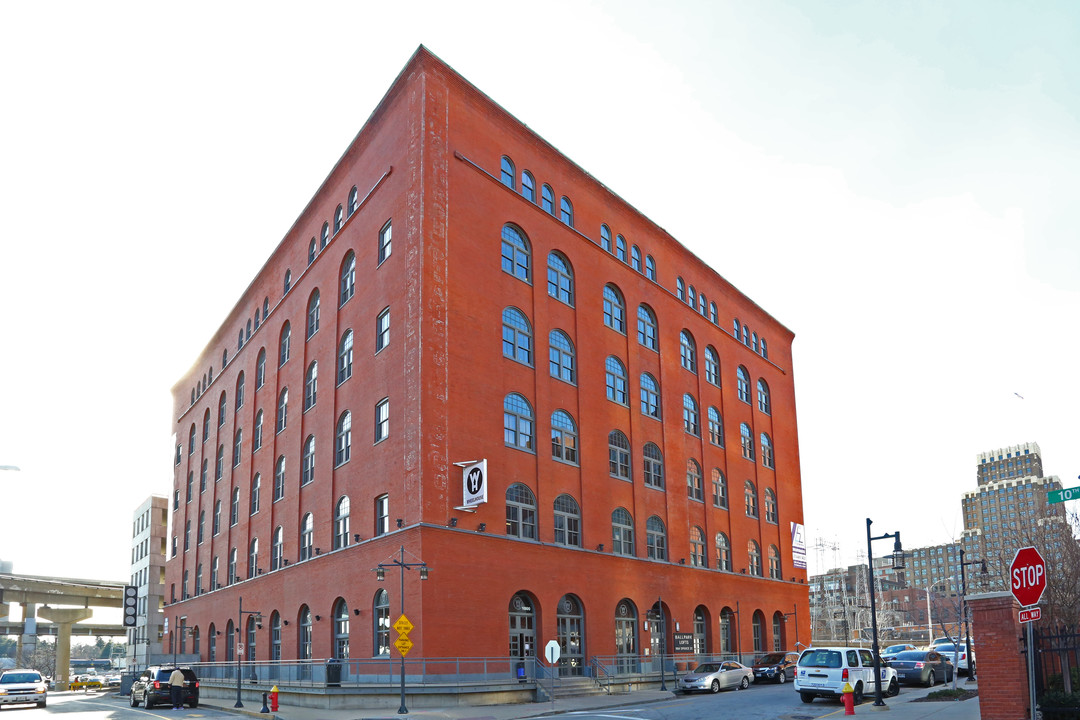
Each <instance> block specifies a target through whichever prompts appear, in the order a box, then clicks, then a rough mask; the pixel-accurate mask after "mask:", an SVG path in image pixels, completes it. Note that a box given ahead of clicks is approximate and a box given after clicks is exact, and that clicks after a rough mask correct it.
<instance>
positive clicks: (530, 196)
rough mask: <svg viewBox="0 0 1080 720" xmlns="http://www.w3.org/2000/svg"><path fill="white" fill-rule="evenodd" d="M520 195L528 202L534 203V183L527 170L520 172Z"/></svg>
mask: <svg viewBox="0 0 1080 720" xmlns="http://www.w3.org/2000/svg"><path fill="white" fill-rule="evenodd" d="M521 195H522V197H524V198H525V199H526V200H528V201H529V202H533V203H534V202H536V181H535V180H533V176H532V173H531V172H529V171H528V170H522V171H521Z"/></svg>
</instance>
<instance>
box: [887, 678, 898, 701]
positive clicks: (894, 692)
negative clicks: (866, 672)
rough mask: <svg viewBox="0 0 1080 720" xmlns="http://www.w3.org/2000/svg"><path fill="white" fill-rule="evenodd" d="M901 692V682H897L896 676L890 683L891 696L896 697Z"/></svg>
mask: <svg viewBox="0 0 1080 720" xmlns="http://www.w3.org/2000/svg"><path fill="white" fill-rule="evenodd" d="M899 694H900V683H898V682H896V678H893V679H892V681H891V682H890V683H889V697H896V696H897V695H899Z"/></svg>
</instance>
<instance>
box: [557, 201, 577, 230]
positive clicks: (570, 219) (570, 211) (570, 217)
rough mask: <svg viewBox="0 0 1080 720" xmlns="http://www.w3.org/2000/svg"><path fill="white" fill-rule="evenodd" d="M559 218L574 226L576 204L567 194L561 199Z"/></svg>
mask: <svg viewBox="0 0 1080 720" xmlns="http://www.w3.org/2000/svg"><path fill="white" fill-rule="evenodd" d="M559 219H560V220H562V221H563V222H564V223H566V224H567V225H569V226H570V227H574V206H573V205H571V204H570V200H568V199H567V197H566V196H565V195H563V196H562V198H561V199H560V200H559Z"/></svg>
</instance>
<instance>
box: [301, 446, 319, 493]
mask: <svg viewBox="0 0 1080 720" xmlns="http://www.w3.org/2000/svg"><path fill="white" fill-rule="evenodd" d="M314 479H315V436H314V435H308V436H307V440H305V441H304V454H303V456H302V462H301V466H300V484H301V485H307V484H308V483H309V482H311V481H312V480H314Z"/></svg>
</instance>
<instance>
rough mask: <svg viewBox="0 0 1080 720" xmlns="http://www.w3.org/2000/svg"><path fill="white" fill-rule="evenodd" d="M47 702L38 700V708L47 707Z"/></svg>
mask: <svg viewBox="0 0 1080 720" xmlns="http://www.w3.org/2000/svg"><path fill="white" fill-rule="evenodd" d="M46 702H47V701H46V700H38V704H37V706H38V707H45V703H46Z"/></svg>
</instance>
